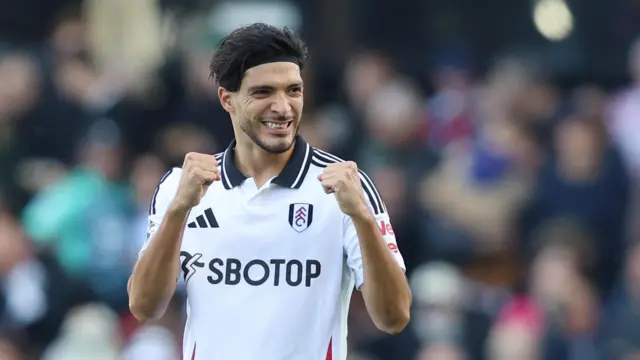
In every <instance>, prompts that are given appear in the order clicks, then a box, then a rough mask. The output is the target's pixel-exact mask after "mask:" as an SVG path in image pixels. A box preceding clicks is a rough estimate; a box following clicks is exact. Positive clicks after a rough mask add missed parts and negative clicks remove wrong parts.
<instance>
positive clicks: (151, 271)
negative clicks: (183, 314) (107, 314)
mask: <svg viewBox="0 0 640 360" xmlns="http://www.w3.org/2000/svg"><path fill="white" fill-rule="evenodd" d="M189 210H190V209H188V208H184V207H182V208H180V207H178V206H175V205H170V207H169V208H168V210H167V212H166V214H165V216H164V219H163V220H162V222H161V223H160V227H159V228H158V230H157V232H155V234H153V235H152V238H153V241H151V242H150V243H149V246H148V247H147V248H146V249H145V250H144V251H143V252H142V253H141V254H140V257H139V259H138V261H137V263H136V265H135V267H134V269H133V273H132V274H131V278H130V279H129V284H128V287H127V290H128V292H129V309H130V310H131V313H132V314H133V316H135V318H136V319H138V320H139V321H143V322H144V321H147V320H152V319H157V318H159V317H161V316H162V314H164V312H165V311H166V309H167V305H168V304H169V301H170V300H171V297H172V296H173V294H174V292H175V290H176V279H177V278H178V275H179V274H178V271H179V270H178V269H179V264H180V246H181V245H182V235H183V233H184V228H185V225H186V222H187V217H188V215H189Z"/></svg>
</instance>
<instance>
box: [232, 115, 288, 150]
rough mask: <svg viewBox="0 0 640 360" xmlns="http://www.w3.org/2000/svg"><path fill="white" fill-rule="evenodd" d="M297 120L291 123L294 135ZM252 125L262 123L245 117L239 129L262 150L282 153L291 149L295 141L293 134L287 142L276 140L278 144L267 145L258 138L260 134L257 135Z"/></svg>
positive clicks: (260, 124)
mask: <svg viewBox="0 0 640 360" xmlns="http://www.w3.org/2000/svg"><path fill="white" fill-rule="evenodd" d="M299 124H300V123H299V122H295V120H294V122H293V123H292V124H291V126H295V129H294V135H295V134H297V133H298V127H299ZM254 126H262V123H261V122H260V121H257V125H255V124H254V122H253V121H252V120H251V119H245V120H244V121H243V122H242V123H241V124H240V129H241V130H242V131H243V132H244V133H245V134H247V136H248V137H249V139H251V141H253V143H254V144H256V145H258V147H260V148H261V149H262V150H264V151H266V152H268V153H270V154H274V155H277V154H282V153H284V152H286V151H287V150H289V149H291V147H292V146H293V144H294V142H295V136H294V137H293V138H292V139H291V141H289V142H278V144H274V145H269V144H267V143H266V142H264V141H262V140H261V139H260V136H258V131H256V129H255V127H254Z"/></svg>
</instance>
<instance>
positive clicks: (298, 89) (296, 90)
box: [289, 87, 302, 93]
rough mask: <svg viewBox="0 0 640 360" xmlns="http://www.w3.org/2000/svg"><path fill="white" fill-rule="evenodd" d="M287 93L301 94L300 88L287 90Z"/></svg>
mask: <svg viewBox="0 0 640 360" xmlns="http://www.w3.org/2000/svg"><path fill="white" fill-rule="evenodd" d="M289 92H291V93H299V92H302V88H300V87H295V88H291V89H289Z"/></svg>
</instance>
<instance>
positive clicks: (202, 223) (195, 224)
mask: <svg viewBox="0 0 640 360" xmlns="http://www.w3.org/2000/svg"><path fill="white" fill-rule="evenodd" d="M187 227H188V228H192V229H195V228H200V229H207V228H219V227H220V226H219V225H218V221H217V220H216V217H215V216H214V215H213V210H211V208H209V209H207V210H205V211H204V215H198V216H197V217H196V221H192V222H190V223H189V224H187Z"/></svg>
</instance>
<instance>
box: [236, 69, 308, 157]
mask: <svg viewBox="0 0 640 360" xmlns="http://www.w3.org/2000/svg"><path fill="white" fill-rule="evenodd" d="M233 103H234V111H235V119H234V122H235V123H234V127H235V128H236V137H237V138H239V139H238V140H239V141H242V139H241V138H240V137H241V136H246V137H247V138H248V139H251V140H252V141H253V143H255V144H256V145H258V146H259V147H260V148H262V149H263V150H265V151H267V152H269V153H274V154H277V153H282V152H285V151H287V150H288V149H290V148H291V146H292V145H293V142H294V139H295V136H296V134H297V132H298V127H299V125H300V117H301V115H302V108H303V104H304V96H303V84H302V77H301V76H300V68H299V67H298V65H297V64H294V63H290V62H275V63H267V64H262V65H259V66H256V67H253V68H251V69H249V70H247V72H246V73H245V76H244V78H243V80H242V86H241V87H240V90H239V91H238V92H237V93H235V94H234V96H233ZM238 128H239V129H238ZM238 130H241V131H238Z"/></svg>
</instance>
